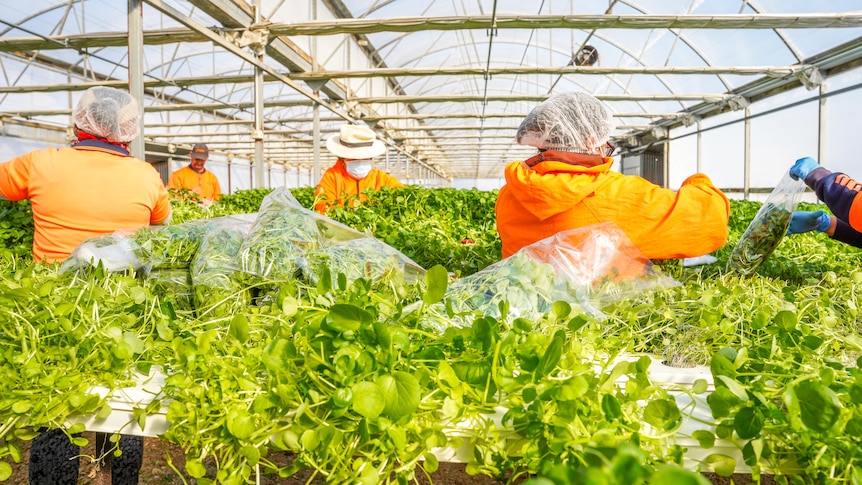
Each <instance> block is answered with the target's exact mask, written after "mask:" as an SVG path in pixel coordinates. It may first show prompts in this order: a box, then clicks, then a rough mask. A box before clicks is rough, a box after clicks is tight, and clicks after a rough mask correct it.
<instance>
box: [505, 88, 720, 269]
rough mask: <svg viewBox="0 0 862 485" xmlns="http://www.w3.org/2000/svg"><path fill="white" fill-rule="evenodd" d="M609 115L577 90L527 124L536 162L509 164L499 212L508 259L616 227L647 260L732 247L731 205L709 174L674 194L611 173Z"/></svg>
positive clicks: (521, 134)
mask: <svg viewBox="0 0 862 485" xmlns="http://www.w3.org/2000/svg"><path fill="white" fill-rule="evenodd" d="M613 127H614V125H613V117H612V114H611V112H610V110H609V109H608V108H607V107H606V106H605V105H604V104H603V103H602V102H601V101H599V100H598V99H596V98H595V97H593V96H591V95H589V94H586V93H579V92H571V93H561V94H557V95H554V96H551V97H550V98H548V99H547V100H546V101H544V102H543V103H541V104H540V105H538V106H537V107H536V108H534V109H533V110H532V111H531V112H530V113H529V114H528V115H527V117H526V118H524V120H523V121H522V122H521V125H520V127H519V128H518V132H517V135H516V141H517V143H518V144H520V145H529V146H533V147H536V148H537V149H538V153H536V155H534V156H533V157H531V158H529V159H527V160H524V161H520V162H513V163H510V164H509V165H508V166H506V169H505V177H506V184H505V185H504V186H503V187H502V188H501V189H500V192H499V195H498V198H497V206H496V214H497V231H498V232H499V234H500V239H501V241H502V243H503V257H504V258H506V257H509V256H511V255H512V254H514V253H515V252H517V251H518V250H519V249H521V248H522V247H524V246H527V245H529V244H532V243H534V242H536V241H539V240H541V239H544V238H546V237H549V236H552V235H554V234H556V233H558V232H560V231H564V230H567V229H573V228H578V227H583V226H588V225H592V224H596V223H600V222H614V223H616V224H617V225H618V226H619V227H620V228H622V230H623V231H624V232H625V233H626V235H627V236H628V237H629V239H631V241H632V242H633V243H634V245H635V246H637V247H638V248H639V249H640V251H641V253H642V255H643V256H644V257H646V258H649V259H670V258H689V257H697V256H701V255H705V254H708V253H710V252H712V251H714V250H715V249H718V248H720V247H721V246H722V245H724V244H725V242H726V241H727V221H728V217H729V214H730V203H729V202H728V200H727V197H725V195H724V194H723V193H722V192H721V191H720V190H719V189H717V188H716V187H715V186H713V185H712V182H711V181H710V179H709V178H708V177H707V176H706V175H704V174H700V173H698V174H694V175H692V176H690V177H688V178H687V179H686V180H685V181H684V182H683V183H682V186H681V187H680V189H679V191H677V192H674V191H672V190H670V189H665V188H662V187H659V186H658V185H655V184H653V183H651V182H648V181H647V180H645V179H643V178H641V177H637V176H633V175H623V174H621V173H619V172H612V171H611V170H610V169H611V165H612V164H613V161H614V160H613V158H611V157H610V156H611V154H612V153H613V146H612V145H611V144H610V143H609V139H610V133H611V130H612V129H613Z"/></svg>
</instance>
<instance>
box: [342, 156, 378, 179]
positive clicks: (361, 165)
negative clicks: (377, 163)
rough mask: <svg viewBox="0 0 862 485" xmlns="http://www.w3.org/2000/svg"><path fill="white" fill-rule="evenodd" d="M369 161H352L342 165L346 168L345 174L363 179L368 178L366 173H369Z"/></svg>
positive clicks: (370, 162)
mask: <svg viewBox="0 0 862 485" xmlns="http://www.w3.org/2000/svg"><path fill="white" fill-rule="evenodd" d="M371 164H372V161H371V160H354V161H350V162H347V161H345V162H344V165H345V166H346V167H347V173H349V174H350V175H352V176H354V177H356V178H358V179H364V178H365V177H367V176H368V173H369V172H371Z"/></svg>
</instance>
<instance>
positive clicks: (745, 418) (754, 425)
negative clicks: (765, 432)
mask: <svg viewBox="0 0 862 485" xmlns="http://www.w3.org/2000/svg"><path fill="white" fill-rule="evenodd" d="M733 429H734V431H736V434H737V436H739V437H740V438H742V439H744V440H748V439H751V438H754V437H755V436H757V434H758V433H760V430H762V429H763V417H762V416H760V414H758V413H757V411H756V410H755V409H754V408H753V407H744V408H742V409H740V410H739V411H737V413H736V415H735V416H734V417H733Z"/></svg>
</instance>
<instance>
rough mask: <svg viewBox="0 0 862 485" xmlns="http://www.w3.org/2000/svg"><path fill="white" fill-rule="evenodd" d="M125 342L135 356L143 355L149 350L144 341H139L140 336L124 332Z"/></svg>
mask: <svg viewBox="0 0 862 485" xmlns="http://www.w3.org/2000/svg"><path fill="white" fill-rule="evenodd" d="M123 342H125V343H126V345H128V346H129V349H130V350H131V352H132V353H133V354H142V353H144V351H145V350H147V347H146V345H144V341H143V340H141V339H139V338H138V336H137V335H135V334H134V333H132V332H123Z"/></svg>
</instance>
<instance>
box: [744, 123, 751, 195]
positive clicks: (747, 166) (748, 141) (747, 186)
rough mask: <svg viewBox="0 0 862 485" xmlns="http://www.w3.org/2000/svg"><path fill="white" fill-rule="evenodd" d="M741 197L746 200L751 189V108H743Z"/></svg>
mask: <svg viewBox="0 0 862 485" xmlns="http://www.w3.org/2000/svg"><path fill="white" fill-rule="evenodd" d="M743 173H744V175H743V177H744V180H743V182H742V197H743V198H744V199H745V200H748V197H749V192H750V189H751V108H745V170H744V172H743Z"/></svg>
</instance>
